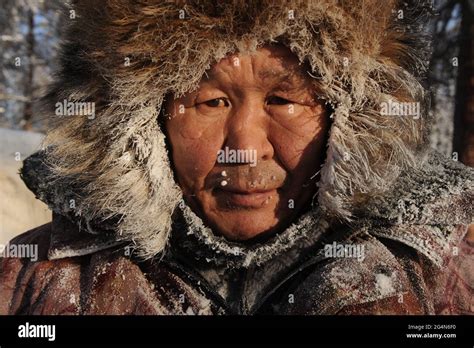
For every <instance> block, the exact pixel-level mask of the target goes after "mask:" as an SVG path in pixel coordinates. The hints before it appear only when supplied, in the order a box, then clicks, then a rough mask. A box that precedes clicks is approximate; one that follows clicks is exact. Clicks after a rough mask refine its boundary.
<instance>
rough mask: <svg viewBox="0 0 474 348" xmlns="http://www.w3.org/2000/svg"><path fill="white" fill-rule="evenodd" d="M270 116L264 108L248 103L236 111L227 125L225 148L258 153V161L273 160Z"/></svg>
mask: <svg viewBox="0 0 474 348" xmlns="http://www.w3.org/2000/svg"><path fill="white" fill-rule="evenodd" d="M268 117H269V116H268V115H267V114H266V113H265V110H264V106H263V104H262V105H259V103H256V102H254V103H251V102H247V103H244V104H242V105H240V106H239V107H237V108H235V109H234V112H233V113H232V115H231V117H230V120H229V122H228V123H227V127H228V128H227V139H226V142H225V145H224V146H227V147H229V149H234V150H250V151H256V158H257V160H258V161H265V160H268V159H271V158H273V154H274V148H273V145H272V144H271V142H270V140H269V134H268V132H269V127H268V123H269V122H268Z"/></svg>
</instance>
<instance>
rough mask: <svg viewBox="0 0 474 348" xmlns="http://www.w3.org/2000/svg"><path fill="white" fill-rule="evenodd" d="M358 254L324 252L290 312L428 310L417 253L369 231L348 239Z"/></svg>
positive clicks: (357, 312)
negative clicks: (361, 237) (324, 255)
mask: <svg viewBox="0 0 474 348" xmlns="http://www.w3.org/2000/svg"><path fill="white" fill-rule="evenodd" d="M351 245H355V246H357V247H358V250H360V251H361V252H362V257H353V255H352V256H347V255H346V256H342V255H341V257H339V256H337V255H336V257H334V255H333V256H330V257H327V258H326V259H325V260H324V262H323V263H322V264H320V265H319V266H316V267H314V268H313V269H312V270H311V271H310V272H308V273H307V276H306V277H305V278H304V279H303V280H302V281H301V282H300V283H299V285H298V286H297V288H296V290H295V291H294V294H293V296H294V303H293V304H291V305H287V307H288V311H289V312H290V313H294V314H429V313H431V312H432V304H431V303H430V300H429V298H428V297H427V291H426V286H425V284H424V281H423V279H422V278H420V279H418V278H416V277H415V275H419V274H421V269H420V266H419V264H418V263H417V262H416V254H415V253H412V250H410V249H409V248H407V247H405V246H404V245H402V244H400V243H396V242H391V241H387V243H385V241H383V242H382V241H381V240H380V239H378V238H375V237H372V236H365V237H364V240H359V241H357V242H353V244H351Z"/></svg>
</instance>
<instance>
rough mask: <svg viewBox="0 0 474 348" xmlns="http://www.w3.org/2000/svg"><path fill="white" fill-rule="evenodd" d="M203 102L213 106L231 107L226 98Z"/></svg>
mask: <svg viewBox="0 0 474 348" xmlns="http://www.w3.org/2000/svg"><path fill="white" fill-rule="evenodd" d="M202 104H205V105H206V106H209V107H211V108H218V107H229V106H230V103H229V101H228V100H227V99H226V98H216V99H211V100H208V101H205V102H203V103H202Z"/></svg>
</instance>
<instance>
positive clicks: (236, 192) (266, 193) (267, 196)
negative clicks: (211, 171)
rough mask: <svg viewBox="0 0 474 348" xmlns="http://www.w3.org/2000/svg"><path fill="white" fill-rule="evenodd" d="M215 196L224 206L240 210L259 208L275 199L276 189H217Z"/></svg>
mask: <svg viewBox="0 0 474 348" xmlns="http://www.w3.org/2000/svg"><path fill="white" fill-rule="evenodd" d="M215 193H216V195H217V196H218V197H219V198H221V199H223V200H224V202H225V203H226V205H227V206H228V207H229V206H231V207H232V206H235V207H242V208H261V207H264V206H266V205H267V204H269V203H270V201H271V200H272V199H276V196H277V195H278V192H277V189H276V188H275V189H252V190H240V189H235V188H232V189H231V188H229V189H225V188H219V189H216V190H215Z"/></svg>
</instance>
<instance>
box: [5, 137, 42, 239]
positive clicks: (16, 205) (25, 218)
mask: <svg viewBox="0 0 474 348" xmlns="http://www.w3.org/2000/svg"><path fill="white" fill-rule="evenodd" d="M42 139H43V135H42V134H39V133H33V132H23V131H17V130H11V129H4V128H0V244H5V243H6V242H7V241H9V240H10V239H11V238H13V237H14V236H16V235H18V234H20V233H22V232H25V231H27V230H29V229H31V228H33V227H36V226H39V225H42V224H44V223H46V222H48V221H51V212H50V211H49V210H48V207H47V206H46V205H45V204H43V203H42V202H41V201H39V200H37V199H36V198H35V196H34V194H33V193H32V192H30V191H29V190H28V188H27V187H26V186H25V184H24V183H23V181H22V180H21V178H20V176H19V174H18V171H19V169H20V168H21V166H22V161H23V160H24V159H25V158H26V157H28V156H29V155H30V154H32V153H33V152H35V151H36V150H39V149H40V146H41V145H40V144H41V141H42Z"/></svg>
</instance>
